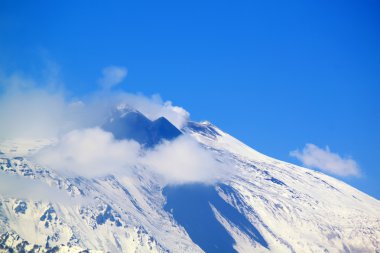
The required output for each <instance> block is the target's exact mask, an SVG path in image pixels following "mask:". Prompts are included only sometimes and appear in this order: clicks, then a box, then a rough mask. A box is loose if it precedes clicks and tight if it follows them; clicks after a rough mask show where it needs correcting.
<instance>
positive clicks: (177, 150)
mask: <svg viewBox="0 0 380 253" xmlns="http://www.w3.org/2000/svg"><path fill="white" fill-rule="evenodd" d="M31 158H32V160H34V161H36V162H37V163H39V164H41V165H43V166H46V167H49V168H52V169H54V170H55V171H58V172H60V173H63V174H65V175H66V176H83V177H86V178H95V177H101V176H106V175H109V174H119V175H129V174H131V172H132V170H133V169H134V168H135V166H143V167H145V168H147V169H149V170H150V171H151V172H152V173H154V174H156V175H157V176H159V177H160V178H161V180H162V182H163V184H184V183H194V182H203V183H213V182H215V181H216V180H218V179H219V178H220V175H222V174H224V173H223V166H222V165H221V164H219V163H218V162H217V161H216V160H215V158H214V157H213V155H212V154H211V153H210V152H209V151H207V150H205V149H203V148H202V147H201V146H200V145H199V144H198V143H196V142H195V141H194V140H193V139H192V138H191V137H189V136H186V135H183V136H180V137H178V138H177V139H175V140H173V141H170V142H169V141H164V142H163V143H161V144H160V145H158V146H156V147H155V148H154V149H152V150H151V149H148V150H147V149H144V148H143V147H141V146H140V145H139V144H138V143H137V142H135V141H129V140H121V141H120V140H116V139H114V137H113V135H112V134H111V133H109V132H105V131H104V130H102V129H100V128H91V129H84V130H74V131H72V132H69V133H68V134H66V135H64V136H63V137H62V138H61V139H60V140H59V141H58V142H57V143H55V144H54V145H52V146H48V147H45V148H44V149H42V150H40V151H39V152H37V153H36V154H35V155H34V156H32V157H31Z"/></svg>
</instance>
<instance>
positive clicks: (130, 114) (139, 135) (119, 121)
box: [103, 107, 182, 147]
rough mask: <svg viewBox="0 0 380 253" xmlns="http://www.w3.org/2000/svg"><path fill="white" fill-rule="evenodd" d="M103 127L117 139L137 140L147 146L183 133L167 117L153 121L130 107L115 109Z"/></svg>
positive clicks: (152, 145)
mask: <svg viewBox="0 0 380 253" xmlns="http://www.w3.org/2000/svg"><path fill="white" fill-rule="evenodd" d="M103 129H104V130H106V131H108V132H111V133H112V134H113V135H114V137H115V138H116V139H129V140H135V141H137V142H138V143H140V144H142V145H144V146H146V147H154V146H155V145H157V144H158V143H160V142H161V141H162V140H169V141H170V140H172V139H175V138H176V137H178V136H180V135H181V134H182V133H181V131H180V130H178V129H177V128H176V127H175V126H174V125H173V124H172V123H170V122H169V121H168V120H167V119H166V118H164V117H160V118H158V119H156V120H154V121H152V120H150V119H148V118H147V117H146V116H145V115H143V114H142V113H141V112H139V111H137V110H134V109H131V108H129V107H119V108H118V109H117V110H115V111H114V112H113V114H112V116H111V117H110V118H109V120H108V121H107V122H106V123H105V124H104V125H103Z"/></svg>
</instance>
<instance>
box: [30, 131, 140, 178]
mask: <svg viewBox="0 0 380 253" xmlns="http://www.w3.org/2000/svg"><path fill="white" fill-rule="evenodd" d="M139 149H140V145H139V144H138V143H137V142H135V141H127V140H122V141H118V140H115V139H114V138H113V135H112V134H111V133H109V132H105V131H103V130H101V129H100V128H91V129H84V130H74V131H72V132H69V133H68V134H66V135H64V136H63V137H62V138H61V139H60V140H59V141H58V142H57V143H56V144H54V145H52V146H48V147H45V148H43V149H42V150H40V151H39V152H38V153H36V154H35V155H34V156H33V157H32V158H33V160H34V161H37V162H38V163H39V164H41V165H44V166H47V167H50V168H53V169H54V170H56V171H60V172H61V173H64V174H66V175H69V176H84V177H97V176H103V175H106V174H111V173H114V172H120V171H122V170H123V169H125V170H126V168H128V167H130V166H132V165H133V164H135V163H136V162H137V157H138V152H139Z"/></svg>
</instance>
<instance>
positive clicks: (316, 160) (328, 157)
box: [290, 144, 360, 177]
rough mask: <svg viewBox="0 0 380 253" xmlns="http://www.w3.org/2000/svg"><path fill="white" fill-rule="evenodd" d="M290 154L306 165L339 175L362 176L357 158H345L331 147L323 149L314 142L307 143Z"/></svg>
mask: <svg viewBox="0 0 380 253" xmlns="http://www.w3.org/2000/svg"><path fill="white" fill-rule="evenodd" d="M290 155H291V156H293V157H296V158H297V159H298V160H300V161H301V162H302V163H303V164H304V165H305V166H308V167H312V168H316V169H319V170H321V171H324V172H327V173H330V174H333V175H337V176H342V177H345V176H360V168H359V166H358V164H357V163H356V161H355V160H353V159H351V158H344V157H341V156H340V155H338V154H336V153H333V152H331V151H330V149H329V147H326V149H321V148H319V147H317V146H316V145H314V144H306V146H305V148H304V149H303V150H302V151H299V150H294V151H291V152H290Z"/></svg>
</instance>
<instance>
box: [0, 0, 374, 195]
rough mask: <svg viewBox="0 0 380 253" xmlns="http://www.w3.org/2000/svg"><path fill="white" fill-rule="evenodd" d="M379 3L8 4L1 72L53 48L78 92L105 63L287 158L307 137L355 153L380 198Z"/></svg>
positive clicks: (129, 82)
mask: <svg viewBox="0 0 380 253" xmlns="http://www.w3.org/2000/svg"><path fill="white" fill-rule="evenodd" d="M379 13H380V2H379V1H376V0H361V1H358V0H355V1H351V0H344V1H343V0H337V1H324V0H320V1H38V0H36V1H17V0H9V1H8V0H3V1H1V2H0V69H1V71H2V72H6V73H11V72H13V71H16V70H21V71H23V72H24V73H26V74H28V75H34V76H38V75H41V68H42V66H43V65H44V64H45V63H44V58H46V57H45V56H46V55H48V58H49V59H52V60H53V61H54V62H56V63H57V64H58V65H59V66H60V70H61V77H62V78H63V80H64V82H65V83H66V85H67V86H68V87H67V89H68V90H70V91H71V94H72V95H73V96H81V95H83V94H86V93H87V92H89V91H92V90H94V89H95V83H96V80H97V79H98V78H99V76H100V71H101V69H102V68H103V67H105V66H108V65H120V66H125V67H127V68H128V70H129V74H128V77H127V79H126V81H125V83H124V84H123V85H124V87H125V89H126V90H128V91H130V92H143V93H144V94H147V95H149V94H152V93H160V94H161V96H162V97H163V98H164V99H169V100H172V101H173V102H174V103H175V104H177V105H180V106H182V107H184V108H186V109H187V110H188V111H190V113H191V115H192V118H193V119H195V120H203V119H207V120H209V121H211V122H213V123H214V124H216V125H217V126H219V127H220V128H222V129H223V130H225V131H226V132H228V133H230V134H232V135H233V136H235V137H237V138H239V139H241V140H242V141H244V142H245V143H247V144H249V145H250V146H252V147H254V148H255V149H257V150H259V151H261V152H263V153H265V154H267V155H270V156H273V157H276V158H279V159H282V160H286V161H289V162H293V163H297V161H296V160H295V159H294V158H292V157H290V156H289V151H291V150H294V149H296V148H302V147H303V146H304V145H305V144H306V143H314V144H316V145H318V146H320V147H324V146H325V145H329V146H330V148H331V150H332V151H334V152H337V153H339V154H341V155H343V156H345V155H347V156H352V157H353V158H354V159H355V160H356V161H357V162H358V163H359V165H360V167H361V169H362V171H363V177H362V178H348V179H347V178H345V179H343V180H344V181H346V182H348V183H350V184H352V185H353V186H355V187H358V188H359V189H361V190H363V191H365V192H367V193H369V194H370V195H372V196H375V197H377V198H378V199H379V198H380V184H379V180H380V167H379V164H380V163H379V158H380V144H379V142H380V15H379Z"/></svg>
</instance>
